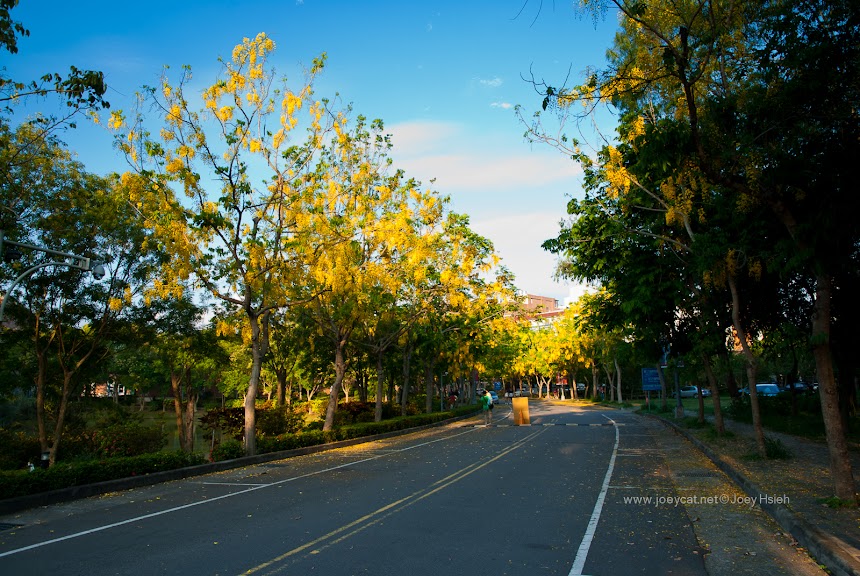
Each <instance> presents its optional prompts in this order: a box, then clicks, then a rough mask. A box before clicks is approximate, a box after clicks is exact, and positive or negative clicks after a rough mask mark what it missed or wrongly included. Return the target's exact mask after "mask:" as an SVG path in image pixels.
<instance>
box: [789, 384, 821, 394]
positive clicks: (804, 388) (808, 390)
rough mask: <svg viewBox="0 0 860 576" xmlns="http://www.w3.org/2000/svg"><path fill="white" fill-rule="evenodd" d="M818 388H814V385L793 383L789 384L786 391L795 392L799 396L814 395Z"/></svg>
mask: <svg viewBox="0 0 860 576" xmlns="http://www.w3.org/2000/svg"><path fill="white" fill-rule="evenodd" d="M816 388H817V386H816ZM816 388H813V387H812V384H807V383H806V382H793V383H791V384H788V385H787V386H786V387H785V390H786V391H787V392H791V391H792V390H794V391H795V392H797V393H798V394H812V393H813V392H815V390H816Z"/></svg>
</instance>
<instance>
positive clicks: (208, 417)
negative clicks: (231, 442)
mask: <svg viewBox="0 0 860 576" xmlns="http://www.w3.org/2000/svg"><path fill="white" fill-rule="evenodd" d="M200 425H201V426H202V427H203V429H204V430H208V431H212V430H214V431H217V432H220V433H221V434H223V435H225V436H229V437H231V438H234V439H235V440H239V441H241V440H242V436H243V435H244V430H245V410H244V408H213V409H212V410H209V411H208V412H206V414H203V415H202V416H200Z"/></svg>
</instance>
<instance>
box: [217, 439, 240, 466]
mask: <svg viewBox="0 0 860 576" xmlns="http://www.w3.org/2000/svg"><path fill="white" fill-rule="evenodd" d="M244 455H245V447H244V446H243V445H242V442H241V441H240V440H236V439H235V438H227V439H226V440H224V441H223V442H221V443H220V444H218V445H217V446H215V449H214V450H212V454H211V458H212V461H213V462H221V461H222V460H233V459H234V458H241V457H242V456H244Z"/></svg>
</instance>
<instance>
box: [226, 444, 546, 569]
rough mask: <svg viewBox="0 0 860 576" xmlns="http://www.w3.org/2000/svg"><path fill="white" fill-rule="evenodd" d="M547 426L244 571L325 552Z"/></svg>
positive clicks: (505, 452)
mask: <svg viewBox="0 0 860 576" xmlns="http://www.w3.org/2000/svg"><path fill="white" fill-rule="evenodd" d="M546 430H547V429H546V428H544V429H541V430H538V431H537V432H533V433H532V434H529V435H528V436H526V437H524V438H522V439H520V440H518V441H516V442H514V443H512V444H510V445H509V446H508V447H506V448H505V449H503V450H502V451H501V452H499V453H498V454H496V455H495V456H492V457H491V458H488V459H486V460H483V461H479V462H474V463H472V464H469V465H468V466H466V467H464V468H461V469H460V470H457V471H456V472H454V473H453V474H449V475H448V476H446V477H445V478H442V479H440V480H437V481H436V482H434V483H433V484H431V485H430V486H428V487H426V488H423V489H421V490H418V491H416V492H413V493H412V494H410V495H408V496H406V497H404V498H400V499H399V500H395V501H394V502H391V503H389V504H386V505H385V506H382V507H381V508H378V509H376V510H374V511H373V512H370V513H369V514H365V515H364V516H362V517H361V518H358V519H357V520H354V521H352V522H350V523H349V524H345V525H343V526H341V527H339V528H336V529H334V530H332V531H331V532H329V533H328V534H324V535H322V536H320V537H319V538H316V539H314V540H311V541H310V542H307V543H305V544H302V545H301V546H298V547H296V548H293V549H292V550H290V551H289V552H285V553H283V554H281V555H280V556H277V557H275V558H272V559H271V560H269V561H267V562H263V563H262V564H259V565H257V566H254V567H253V568H251V569H250V570H247V571H245V572H242V575H243V576H246V575H249V574H257V573H261V572H263V571H264V570H268V571H267V572H265V574H276V573H278V572H280V571H281V570H283V569H284V568H286V566H285V565H284V564H283V562H284V561H285V560H288V559H290V558H292V557H296V556H299V555H303V554H306V555H313V554H319V553H320V552H322V551H323V550H325V549H326V548H329V547H331V546H334V545H335V544H339V543H340V542H343V541H344V540H346V539H347V538H351V537H352V536H355V535H356V534H358V533H359V532H362V531H363V530H366V529H368V528H370V527H371V526H375V525H376V524H379V523H380V522H382V521H383V520H385V519H386V518H388V517H390V516H392V515H394V514H396V513H398V512H400V511H401V510H404V509H406V508H408V507H409V506H412V505H413V504H417V503H418V502H421V501H422V500H424V499H425V498H429V497H430V496H432V495H433V494H436V493H437V492H440V491H442V490H444V489H445V488H448V487H449V486H451V485H452V484H455V483H457V482H459V481H460V480H463V479H464V478H466V477H467V476H469V475H471V474H474V473H475V472H477V471H478V470H480V469H482V468H484V467H486V466H489V465H490V464H492V463H493V462H495V461H497V460H499V459H501V458H504V457H505V456H507V455H508V454H510V453H511V452H513V451H514V450H517V449H518V448H520V447H521V446H522V445H523V444H525V443H526V442H528V441H529V440H531V439H532V438H534V437H535V436H538V435H540V434H543V432H544V431H546ZM279 564H280V566H277V565H279Z"/></svg>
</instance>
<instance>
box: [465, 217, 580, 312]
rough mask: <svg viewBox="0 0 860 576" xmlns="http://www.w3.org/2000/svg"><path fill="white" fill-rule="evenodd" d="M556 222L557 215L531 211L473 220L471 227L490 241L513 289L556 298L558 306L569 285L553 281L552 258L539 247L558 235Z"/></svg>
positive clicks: (553, 262) (553, 267)
mask: <svg viewBox="0 0 860 576" xmlns="http://www.w3.org/2000/svg"><path fill="white" fill-rule="evenodd" d="M559 220H560V215H559V214H557V213H551V212H532V213H525V214H517V215H511V216H502V217H498V218H490V219H485V220H473V221H472V222H471V226H472V229H473V230H475V232H477V233H478V234H480V235H482V236H485V237H487V238H489V239H490V240H491V241H492V242H493V246H494V247H495V249H496V253H497V254H498V255H499V257H501V259H502V264H503V265H504V266H507V267H508V268H509V269H510V270H511V271H512V272H513V273H514V275H515V276H516V280H515V282H514V283H515V284H516V286H517V288H519V289H520V290H523V291H525V292H527V293H529V294H535V295H540V296H550V297H552V298H557V299H558V300H559V303H560V304H561V303H562V300H563V299H564V298H565V296H567V295H568V294H569V292H570V286H571V285H570V284H569V283H568V282H566V281H561V282H559V281H555V280H553V273H554V272H555V267H556V257H555V255H554V254H551V253H549V252H547V251H546V250H543V249H542V248H541V247H540V246H541V244H542V243H543V242H544V241H545V240H547V239H549V238H553V237H555V236H557V235H558V232H559Z"/></svg>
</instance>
